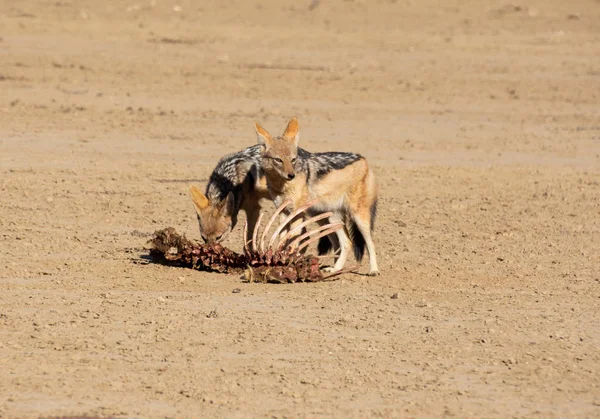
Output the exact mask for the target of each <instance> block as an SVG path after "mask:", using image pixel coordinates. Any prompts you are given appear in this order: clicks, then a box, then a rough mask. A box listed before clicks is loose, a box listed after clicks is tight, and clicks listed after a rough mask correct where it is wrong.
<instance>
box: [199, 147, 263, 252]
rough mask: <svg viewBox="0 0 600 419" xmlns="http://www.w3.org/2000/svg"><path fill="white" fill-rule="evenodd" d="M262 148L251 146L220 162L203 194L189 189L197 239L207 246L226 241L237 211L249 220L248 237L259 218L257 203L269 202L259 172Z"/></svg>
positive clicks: (233, 225) (258, 205)
mask: <svg viewBox="0 0 600 419" xmlns="http://www.w3.org/2000/svg"><path fill="white" fill-rule="evenodd" d="M260 156H261V147H260V146H259V145H254V146H252V147H248V148H246V149H244V150H242V151H239V152H237V153H233V154H229V155H227V156H225V157H223V158H222V159H221V160H219V163H217V166H216V167H215V169H214V170H213V172H212V174H211V175H210V179H209V181H208V184H207V185H206V192H205V194H203V193H202V192H201V191H200V189H198V188H197V187H196V186H192V187H191V188H190V193H191V195H192V201H193V202H194V207H195V208H196V214H197V215H198V224H199V226H200V235H201V236H202V239H203V240H204V241H205V242H206V243H214V242H220V241H222V240H225V238H226V237H227V236H228V235H229V233H231V230H233V228H234V227H235V224H236V223H237V215H238V212H239V211H240V209H242V210H244V212H245V213H246V218H247V219H248V236H247V237H246V240H247V241H248V240H251V239H252V232H253V231H254V225H255V224H256V220H257V219H258V216H259V214H260V209H261V207H260V200H261V199H263V198H267V199H269V198H270V197H269V194H268V192H267V188H266V182H265V177H264V176H263V175H262V174H261V170H260Z"/></svg>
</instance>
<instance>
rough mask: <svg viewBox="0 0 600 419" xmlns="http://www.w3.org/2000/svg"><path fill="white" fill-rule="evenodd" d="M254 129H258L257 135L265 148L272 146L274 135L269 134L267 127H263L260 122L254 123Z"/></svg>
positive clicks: (259, 142)
mask: <svg viewBox="0 0 600 419" xmlns="http://www.w3.org/2000/svg"><path fill="white" fill-rule="evenodd" d="M254 129H255V130H256V135H257V136H258V144H260V145H262V146H264V147H265V148H269V147H271V144H272V143H273V137H271V134H269V133H268V132H267V130H266V129H264V128H263V127H261V126H260V124H259V123H258V122H255V123H254Z"/></svg>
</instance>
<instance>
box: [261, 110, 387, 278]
mask: <svg viewBox="0 0 600 419" xmlns="http://www.w3.org/2000/svg"><path fill="white" fill-rule="evenodd" d="M254 126H255V128H256V133H257V135H258V143H259V144H260V146H261V168H262V170H263V173H264V175H265V177H266V185H267V189H268V192H269V194H270V196H271V199H273V201H274V202H275V205H277V206H278V205H280V204H281V203H283V202H285V201H286V200H291V201H292V203H293V204H292V206H293V208H290V209H289V210H288V213H289V212H290V211H291V210H293V209H295V208H298V207H299V206H301V205H303V204H305V203H307V202H309V201H312V200H317V204H316V205H315V206H313V207H312V208H311V211H312V212H313V214H314V213H315V212H316V213H319V212H320V213H323V212H328V211H331V212H333V215H332V216H331V217H329V219H330V221H331V222H336V221H339V222H343V223H344V228H343V229H340V230H338V232H337V233H336V234H334V235H331V236H329V240H321V241H320V242H319V253H321V254H322V253H326V252H327V251H329V250H330V248H331V247H332V246H333V248H334V250H338V249H339V251H340V254H339V257H338V258H337V260H336V261H335V265H334V266H333V268H332V270H333V271H338V270H340V269H342V268H343V267H344V264H345V263H346V259H347V257H348V251H349V249H350V247H351V245H352V247H353V249H354V255H355V257H356V259H357V260H358V261H360V260H361V259H362V257H363V254H364V251H365V246H366V248H367V250H368V251H369V264H370V271H369V274H370V275H377V274H378V273H379V269H378V268H377V257H376V255H375V245H374V244H373V239H372V237H371V232H372V231H373V227H374V223H375V216H376V213H377V184H376V182H375V177H374V175H373V172H371V171H370V170H369V166H368V164H367V161H366V159H365V158H364V157H363V156H361V155H359V154H354V153H341V152H328V153H309V152H308V151H306V150H303V149H301V148H299V147H298V139H299V138H298V137H299V124H298V120H297V119H296V118H292V120H291V121H290V122H289V123H288V126H287V128H286V129H285V131H284V133H283V135H282V136H280V137H272V136H271V135H270V134H269V133H268V132H267V131H266V130H265V129H264V128H263V127H261V126H260V125H259V124H258V123H254ZM324 222H326V220H324Z"/></svg>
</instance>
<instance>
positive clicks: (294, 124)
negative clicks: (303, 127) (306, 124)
mask: <svg viewBox="0 0 600 419" xmlns="http://www.w3.org/2000/svg"><path fill="white" fill-rule="evenodd" d="M283 138H285V139H286V140H288V141H292V142H293V143H294V145H298V140H299V139H300V124H299V123H298V119H297V118H296V117H293V118H292V119H291V120H290V122H289V123H288V126H287V128H286V129H285V131H284V132H283Z"/></svg>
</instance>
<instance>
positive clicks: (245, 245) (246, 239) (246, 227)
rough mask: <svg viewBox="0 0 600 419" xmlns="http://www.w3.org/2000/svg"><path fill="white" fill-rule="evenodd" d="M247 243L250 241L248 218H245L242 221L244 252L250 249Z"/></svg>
mask: <svg viewBox="0 0 600 419" xmlns="http://www.w3.org/2000/svg"><path fill="white" fill-rule="evenodd" d="M248 243H250V240H248V220H246V222H245V223H244V252H246V253H248V252H249V251H250V249H249V248H248Z"/></svg>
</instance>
